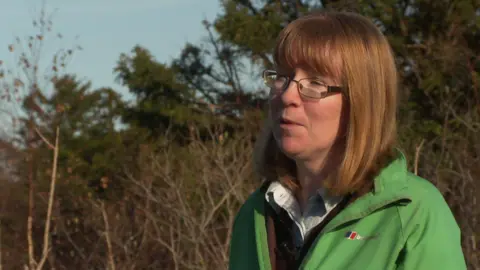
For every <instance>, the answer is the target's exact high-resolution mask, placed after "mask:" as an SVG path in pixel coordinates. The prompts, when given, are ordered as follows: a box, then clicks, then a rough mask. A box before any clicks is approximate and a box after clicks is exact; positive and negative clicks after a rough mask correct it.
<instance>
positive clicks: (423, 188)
mask: <svg viewBox="0 0 480 270" xmlns="http://www.w3.org/2000/svg"><path fill="white" fill-rule="evenodd" d="M406 178H407V179H406V184H407V185H406V186H407V190H408V194H409V197H410V200H411V202H410V204H409V205H408V207H402V208H400V214H401V215H402V217H403V220H404V223H405V226H406V227H407V228H408V225H411V226H412V228H413V227H417V226H418V225H421V226H420V227H422V226H430V229H434V227H436V229H439V230H448V231H451V230H454V231H458V230H459V227H458V224H457V222H456V220H455V217H454V215H453V212H452V210H451V209H450V206H449V204H448V203H447V201H446V199H445V197H444V195H443V194H442V193H441V192H440V190H439V189H438V187H437V186H436V185H434V184H433V183H432V182H431V181H429V180H427V179H425V178H423V177H420V176H417V175H415V174H413V173H410V172H408V173H407V175H406Z"/></svg>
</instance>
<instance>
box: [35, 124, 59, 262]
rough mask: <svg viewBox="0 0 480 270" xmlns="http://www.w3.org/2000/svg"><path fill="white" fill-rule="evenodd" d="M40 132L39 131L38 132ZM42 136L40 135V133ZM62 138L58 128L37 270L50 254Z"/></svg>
mask: <svg viewBox="0 0 480 270" xmlns="http://www.w3.org/2000/svg"><path fill="white" fill-rule="evenodd" d="M37 132H38V130H37ZM39 134H40V133H39ZM59 137H60V128H59V127H57V130H56V135H55V146H54V148H53V165H52V177H51V179H50V196H49V198H48V209H47V220H45V231H44V233H43V252H42V258H41V260H40V263H39V264H38V267H37V269H38V270H41V269H42V268H43V265H44V264H45V262H46V261H47V258H48V254H49V252H50V247H49V243H50V223H51V218H52V209H53V200H54V196H55V184H56V180H57V163H58V141H59Z"/></svg>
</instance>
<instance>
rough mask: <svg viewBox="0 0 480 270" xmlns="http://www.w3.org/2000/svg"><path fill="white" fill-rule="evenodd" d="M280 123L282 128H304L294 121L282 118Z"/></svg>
mask: <svg viewBox="0 0 480 270" xmlns="http://www.w3.org/2000/svg"><path fill="white" fill-rule="evenodd" d="M279 122H280V127H281V128H295V127H300V126H302V125H301V124H299V123H298V122H296V121H293V120H291V119H288V118H280V121H279Z"/></svg>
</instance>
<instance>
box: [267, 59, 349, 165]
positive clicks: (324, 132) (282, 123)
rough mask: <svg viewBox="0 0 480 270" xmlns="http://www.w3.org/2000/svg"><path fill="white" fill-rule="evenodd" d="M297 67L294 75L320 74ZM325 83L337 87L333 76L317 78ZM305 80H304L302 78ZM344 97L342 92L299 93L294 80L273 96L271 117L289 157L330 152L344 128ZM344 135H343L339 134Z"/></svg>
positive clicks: (304, 158)
mask: <svg viewBox="0 0 480 270" xmlns="http://www.w3.org/2000/svg"><path fill="white" fill-rule="evenodd" d="M317 75H318V74H311V73H307V72H306V71H305V70H303V69H301V68H297V69H295V71H294V74H292V75H291V76H292V77H291V78H292V79H294V80H296V81H298V80H301V79H303V78H312V77H318V76H317ZM318 78H320V79H321V81H322V82H323V83H325V84H326V85H332V86H336V85H338V82H337V81H335V80H334V79H333V78H328V77H318ZM302 82H303V81H302ZM342 107H343V99H342V95H341V94H332V95H329V96H327V97H325V98H323V99H319V100H315V99H308V98H304V97H302V96H301V95H300V93H299V91H298V88H297V84H296V83H295V82H294V81H292V82H290V84H289V85H288V87H287V88H286V89H285V90H284V91H283V92H279V93H277V94H274V95H272V96H271V99H270V117H271V122H272V124H273V135H274V137H275V140H276V142H277V144H278V146H279V147H280V149H282V151H283V152H284V153H285V155H287V156H288V157H290V158H292V159H294V160H311V159H314V158H316V156H317V155H318V154H320V155H323V154H325V153H327V152H328V151H329V150H330V148H331V147H332V145H333V144H334V142H335V141H336V139H337V136H339V134H340V133H343V131H340V130H343V128H342V123H343V122H344V121H342V119H341V118H342ZM340 135H342V134H340Z"/></svg>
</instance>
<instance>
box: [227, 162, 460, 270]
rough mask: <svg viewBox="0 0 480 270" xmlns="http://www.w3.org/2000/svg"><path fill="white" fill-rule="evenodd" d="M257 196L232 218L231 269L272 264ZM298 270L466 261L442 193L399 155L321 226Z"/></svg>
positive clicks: (453, 265) (450, 265) (441, 265)
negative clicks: (363, 192)
mask: <svg viewBox="0 0 480 270" xmlns="http://www.w3.org/2000/svg"><path fill="white" fill-rule="evenodd" d="M264 198H265V196H264V194H263V193H262V192H261V191H260V189H258V190H257V191H255V192H254V193H253V194H251V196H250V197H249V198H248V199H247V201H246V202H245V203H244V205H243V206H242V207H241V209H240V210H239V212H238V214H237V216H236V219H235V222H234V227H233V232H232V238H231V242H230V261H229V269H231V270H247V269H248V270H255V269H262V270H267V269H271V266H270V258H269V250H268V244H267V231H266V226H265V215H264V213H265V211H264V210H265V209H264V200H265V199H264ZM351 238H353V239H351ZM300 269H328V270H335V269H361V270H363V269H368V270H375V269H382V270H385V269H436V270H441V269H452V270H453V269H455V270H461V269H466V263H465V259H464V256H463V253H462V248H461V242H460V229H459V227H458V225H457V223H456V221H455V219H454V217H453V215H452V212H451V211H450V209H449V206H448V205H447V203H446V202H445V200H444V198H443V196H442V195H441V193H440V192H439V191H438V190H437V189H436V188H435V186H434V185H432V184H431V183H430V182H428V181H426V180H424V179H422V178H420V177H417V176H415V175H413V174H411V173H409V172H408V171H407V165H406V161H405V157H404V156H403V155H401V157H400V158H399V159H397V160H395V161H394V162H392V163H391V164H390V165H389V166H387V167H386V168H385V169H383V170H382V171H381V173H380V174H379V175H378V176H377V177H376V178H375V185H374V190H373V191H372V192H370V193H367V194H366V195H364V196H362V197H360V198H358V199H357V200H356V201H354V202H353V203H352V204H351V205H349V206H347V207H346V208H345V209H344V210H342V211H341V212H340V213H339V214H338V215H337V216H336V217H334V218H333V219H332V220H331V221H330V222H329V223H328V224H327V225H326V226H325V227H324V228H323V230H322V231H321V232H320V234H319V235H318V237H317V239H316V240H315V242H314V243H313V245H312V246H311V248H310V250H309V251H308V253H307V255H306V256H305V257H304V259H303V262H302V264H301V266H300Z"/></svg>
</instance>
